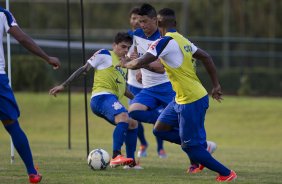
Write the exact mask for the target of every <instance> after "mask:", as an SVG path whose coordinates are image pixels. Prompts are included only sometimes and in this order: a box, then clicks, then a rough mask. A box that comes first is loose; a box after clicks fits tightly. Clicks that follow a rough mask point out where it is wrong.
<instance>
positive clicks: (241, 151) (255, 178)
mask: <svg viewBox="0 0 282 184" xmlns="http://www.w3.org/2000/svg"><path fill="white" fill-rule="evenodd" d="M16 98H17V100H18V104H19V106H20V109H21V117H20V119H19V121H20V124H21V126H22V128H23V129H24V131H25V132H26V134H27V136H28V138H29V141H30V145H31V148H32V151H33V157H34V162H35V163H36V164H37V165H38V166H39V170H40V172H41V173H42V174H43V180H42V183H48V184H58V183H62V184H64V183H67V184H77V183H80V184H84V183H85V184H93V183H99V184H108V183H109V184H110V183H117V184H119V183H123V184H127V183H128V184H132V183H139V184H147V183H154V184H159V183H162V184H166V183H167V184H171V183H174V184H182V183H186V184H189V183H193V184H206V183H216V182H215V177H216V173H214V172H212V171H209V170H208V169H205V170H204V171H203V172H202V173H199V174H196V175H189V174H186V173H185V172H186V168H187V167H188V165H189V162H188V159H187V157H186V155H185V153H184V152H183V151H182V150H181V148H180V147H179V146H177V145H174V144H171V143H168V142H165V144H164V146H165V149H166V151H167V154H168V158H167V159H159V158H158V157H157V152H156V141H155V138H154V136H153V135H152V133H151V130H152V125H148V124H146V125H145V132H146V138H147V139H148V141H149V148H148V157H147V158H144V159H142V160H141V164H142V166H143V167H144V168H145V169H144V170H138V171H136V170H123V169H122V168H121V167H120V168H117V169H111V168H108V169H107V170H105V171H92V170H91V169H90V168H89V167H88V166H87V163H86V143H85V120H84V116H85V114H84V97H83V94H80V93H79V94H78V93H76V94H73V95H72V113H71V114H72V115H71V119H72V131H71V134H72V149H71V150H68V149H67V147H68V146H67V95H66V94H59V96H58V97H57V98H54V97H51V96H48V94H47V93H44V94H43V93H39V94H35V93H16ZM88 102H89V98H88ZM281 110H282V99H281V98H253V97H225V99H224V101H223V102H222V103H221V104H219V103H217V102H215V101H213V100H211V99H210V108H209V110H208V112H207V116H206V130H207V137H208V140H212V141H215V142H216V143H217V145H218V149H217V150H216V152H215V153H214V156H215V158H217V159H218V160H219V161H220V162H222V163H223V164H224V165H226V166H228V167H229V168H231V169H233V170H235V171H236V172H237V174H238V179H237V180H236V182H237V183H246V184H247V183H248V184H249V183H267V184H269V183H281V181H282V176H281V170H282V154H281V152H282V143H281V140H282V123H281V119H282V111H281ZM88 114H89V134H90V149H91V150H92V149H94V148H103V149H105V150H107V151H108V152H109V153H110V154H111V145H112V131H113V126H112V125H110V124H108V123H106V122H105V121H104V120H102V119H100V118H97V117H96V116H94V115H93V114H92V112H91V109H90V108H89V105H88ZM0 135H1V136H0V150H1V151H0V183H1V184H12V183H27V176H26V173H25V168H24V165H23V163H22V161H21V160H20V158H19V156H18V155H17V154H16V161H15V163H14V164H13V165H11V164H10V143H9V136H8V134H7V133H6V131H5V130H4V128H3V127H2V128H0ZM123 152H125V151H123Z"/></svg>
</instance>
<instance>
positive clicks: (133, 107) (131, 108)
mask: <svg viewBox="0 0 282 184" xmlns="http://www.w3.org/2000/svg"><path fill="white" fill-rule="evenodd" d="M138 110H139V111H140V110H141V111H142V110H143V111H146V110H148V107H147V106H145V105H143V104H140V103H134V104H131V105H130V106H129V109H128V111H129V112H132V111H138Z"/></svg>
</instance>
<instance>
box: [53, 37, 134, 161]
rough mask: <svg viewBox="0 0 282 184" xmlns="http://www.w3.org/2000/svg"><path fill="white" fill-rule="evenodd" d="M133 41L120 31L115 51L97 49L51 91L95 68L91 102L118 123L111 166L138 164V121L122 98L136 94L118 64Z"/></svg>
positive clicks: (113, 122) (108, 119)
mask: <svg viewBox="0 0 282 184" xmlns="http://www.w3.org/2000/svg"><path fill="white" fill-rule="evenodd" d="M131 44H132V38H131V37H130V35H129V34H128V33H118V34H117V35H116V36H115V39H114V43H113V51H109V50H106V49H101V50H99V51H97V52H96V53H95V54H94V55H93V56H92V57H91V58H90V59H88V61H87V62H86V64H85V65H84V66H82V67H80V68H79V69H77V70H76V71H75V72H74V73H73V74H72V75H71V76H70V77H69V78H68V79H67V80H66V81H65V82H63V83H62V84H61V85H59V86H56V87H54V88H53V89H51V90H50V92H49V93H50V94H51V95H54V96H56V94H57V93H58V92H60V91H62V90H64V88H65V87H67V86H68V85H69V84H70V83H71V82H72V81H73V80H74V79H76V78H77V77H79V76H80V75H81V74H83V73H86V72H88V71H89V70H90V69H91V68H94V71H95V75H94V84H93V88H92V97H91V102H90V106H91V109H92V112H93V113H94V114H96V115H97V116H99V117H102V118H104V119H105V120H107V121H108V122H109V123H111V124H113V125H115V129H114V132H113V156H112V159H111V161H110V166H111V167H117V166H119V165H130V166H131V167H134V166H135V165H136V162H135V160H134V158H135V157H134V153H135V150H136V142H137V128H138V123H137V121H135V120H133V119H131V118H129V116H128V113H127V110H126V108H125V107H124V106H123V105H122V104H121V103H120V101H119V99H120V98H121V97H123V96H124V95H125V96H127V97H129V98H133V95H132V94H131V93H129V91H127V90H126V81H125V77H126V70H123V69H121V68H120V67H115V66H116V65H117V64H118V63H119V60H120V59H121V58H122V57H125V55H126V54H127V52H128V49H129V48H130V46H131ZM124 142H125V144H126V154H127V158H126V157H124V156H123V155H122V154H121V147H122V145H123V143H124Z"/></svg>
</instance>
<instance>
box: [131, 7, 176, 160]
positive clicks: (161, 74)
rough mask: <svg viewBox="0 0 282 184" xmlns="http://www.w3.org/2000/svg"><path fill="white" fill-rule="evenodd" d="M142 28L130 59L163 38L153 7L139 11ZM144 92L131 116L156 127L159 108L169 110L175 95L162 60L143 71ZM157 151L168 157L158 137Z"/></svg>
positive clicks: (143, 149) (143, 150) (133, 105)
mask: <svg viewBox="0 0 282 184" xmlns="http://www.w3.org/2000/svg"><path fill="white" fill-rule="evenodd" d="M139 15H140V17H139V24H140V27H141V28H139V29H137V30H136V31H135V32H134V33H133V46H132V47H133V48H135V47H136V48H137V49H132V50H131V51H132V52H131V53H130V58H131V59H134V58H137V57H140V56H142V55H143V54H144V53H145V52H146V50H147V49H148V47H149V46H150V44H151V43H153V42H154V41H155V40H157V39H159V38H160V37H161V35H160V32H159V30H158V27H157V13H156V10H155V9H154V7H152V6H151V5H149V4H143V5H142V6H141V7H140V12H139ZM141 73H142V85H143V89H142V90H141V92H140V93H138V94H137V95H136V96H135V98H134V99H133V100H132V102H131V105H130V107H129V114H130V116H131V117H132V118H133V119H136V120H138V121H140V122H146V123H151V124H154V123H155V122H156V120H157V118H158V116H159V114H160V110H161V109H160V107H163V108H164V107H166V106H167V104H168V103H169V102H170V101H171V100H172V99H173V97H174V96H175V93H174V91H173V90H172V87H171V83H170V82H169V80H168V78H167V75H166V73H165V70H164V68H163V66H162V64H161V63H160V61H155V62H154V63H152V64H151V65H149V66H147V67H146V68H141ZM157 144H158V148H157V152H158V155H159V157H160V158H165V157H166V153H165V151H164V148H163V141H162V140H161V139H160V138H157ZM147 146H148V145H141V146H140V150H139V151H138V156H141V157H142V156H146V148H147Z"/></svg>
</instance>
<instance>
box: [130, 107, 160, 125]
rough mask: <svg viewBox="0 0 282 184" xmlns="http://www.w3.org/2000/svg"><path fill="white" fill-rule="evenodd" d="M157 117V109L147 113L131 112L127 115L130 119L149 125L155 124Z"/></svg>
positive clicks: (158, 113)
mask: <svg viewBox="0 0 282 184" xmlns="http://www.w3.org/2000/svg"><path fill="white" fill-rule="evenodd" d="M159 115H160V112H159V111H158V110H157V109H154V110H149V111H141V110H136V111H132V112H130V113H129V116H130V117H131V118H132V119H135V120H137V121H140V122H144V123H151V124H155V123H156V121H157V119H158V117H159Z"/></svg>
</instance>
